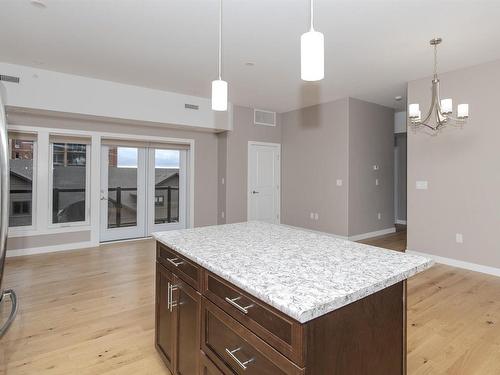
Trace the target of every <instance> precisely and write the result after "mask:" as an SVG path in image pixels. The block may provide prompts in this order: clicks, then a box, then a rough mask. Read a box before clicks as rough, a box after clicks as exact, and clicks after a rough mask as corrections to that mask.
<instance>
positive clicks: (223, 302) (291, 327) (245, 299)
mask: <svg viewBox="0 0 500 375" xmlns="http://www.w3.org/2000/svg"><path fill="white" fill-rule="evenodd" d="M203 294H204V295H205V296H206V297H207V298H208V299H209V300H210V301H212V302H213V303H215V304H216V305H217V306H218V307H220V308H221V309H223V310H224V311H225V312H226V313H228V314H229V315H231V316H232V317H233V318H234V319H236V320H237V321H238V322H240V323H241V324H243V325H244V326H245V327H247V328H249V329H250V330H251V331H252V332H253V333H255V334H256V335H257V336H259V337H260V338H262V339H263V340H264V341H266V342H267V343H269V344H270V345H271V346H273V347H274V348H276V349H277V350H278V351H279V352H281V353H282V354H283V355H285V356H286V357H287V358H289V359H291V360H292V361H293V362H295V363H297V364H298V365H299V366H303V364H304V358H303V353H302V334H303V331H302V326H301V324H300V323H299V322H297V321H295V320H293V319H290V318H289V317H287V316H286V315H284V314H283V313H281V312H280V311H278V310H276V309H275V308H274V307H272V306H269V305H267V304H265V303H264V302H262V301H259V300H258V299H256V298H254V297H252V296H250V295H249V294H248V293H246V292H244V291H243V290H241V289H240V288H238V287H236V286H234V285H232V284H230V283H228V282H227V281H224V280H222V279H221V278H220V277H218V276H217V275H214V274H212V273H210V272H205V273H204V282H203Z"/></svg>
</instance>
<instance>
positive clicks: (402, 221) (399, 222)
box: [396, 219, 406, 225]
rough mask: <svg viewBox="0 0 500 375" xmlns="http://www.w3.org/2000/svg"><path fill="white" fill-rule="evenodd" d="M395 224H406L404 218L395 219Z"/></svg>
mask: <svg viewBox="0 0 500 375" xmlns="http://www.w3.org/2000/svg"><path fill="white" fill-rule="evenodd" d="M396 224H401V225H406V220H399V219H397V220H396Z"/></svg>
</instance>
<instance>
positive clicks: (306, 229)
mask: <svg viewBox="0 0 500 375" xmlns="http://www.w3.org/2000/svg"><path fill="white" fill-rule="evenodd" d="M280 225H282V226H284V227H289V228H292V229H299V230H304V231H306V232H312V233H318V234H323V235H326V236H330V237H335V238H339V239H341V240H348V239H349V238H348V237H347V236H341V235H340V234H335V233H328V232H322V231H319V230H314V229H309V228H303V227H296V226H294V225H288V224H280Z"/></svg>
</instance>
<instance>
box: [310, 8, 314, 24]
mask: <svg viewBox="0 0 500 375" xmlns="http://www.w3.org/2000/svg"><path fill="white" fill-rule="evenodd" d="M310 5H311V30H310V31H314V6H313V0H311V1H310Z"/></svg>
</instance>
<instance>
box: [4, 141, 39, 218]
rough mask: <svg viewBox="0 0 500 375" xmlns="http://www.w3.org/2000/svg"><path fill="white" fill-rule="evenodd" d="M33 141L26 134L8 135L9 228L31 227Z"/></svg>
mask: <svg viewBox="0 0 500 375" xmlns="http://www.w3.org/2000/svg"><path fill="white" fill-rule="evenodd" d="M34 149H35V141H34V140H33V136H32V135H29V134H26V135H23V134H9V154H10V202H11V205H10V213H9V226H10V227H23V226H24V227H25V226H31V225H33V213H32V206H33V204H32V202H33V179H34V173H33V155H34Z"/></svg>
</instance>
